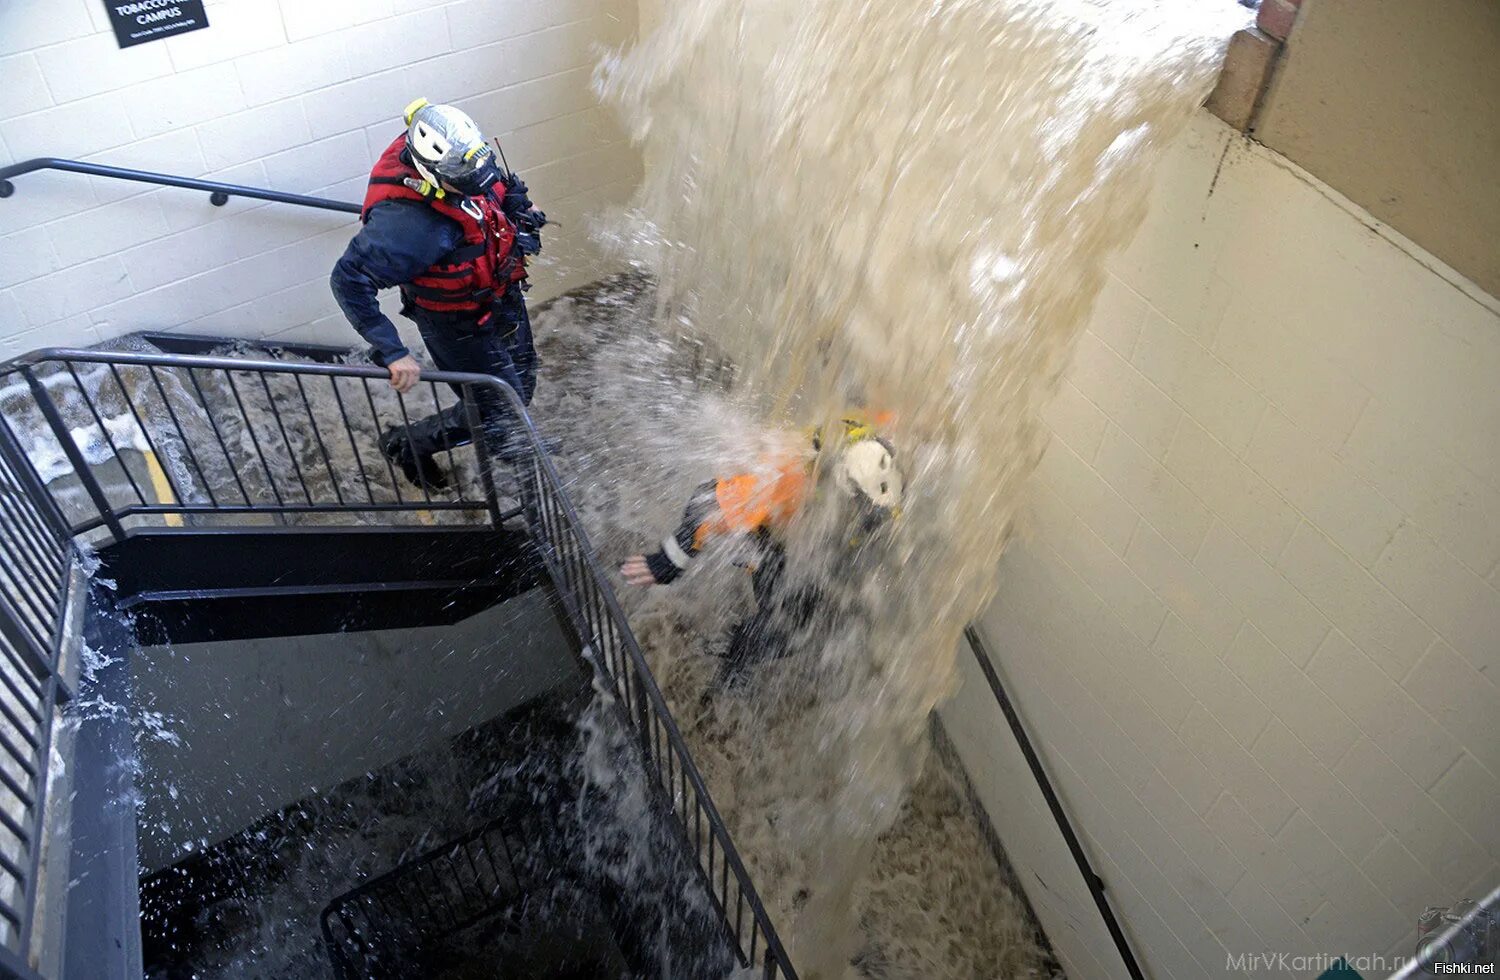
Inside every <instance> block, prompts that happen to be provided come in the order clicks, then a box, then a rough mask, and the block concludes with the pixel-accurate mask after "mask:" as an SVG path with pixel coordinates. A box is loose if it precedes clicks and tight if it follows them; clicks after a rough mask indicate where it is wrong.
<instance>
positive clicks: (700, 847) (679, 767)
mask: <svg viewBox="0 0 1500 980" xmlns="http://www.w3.org/2000/svg"><path fill="white" fill-rule="evenodd" d="M525 422H526V425H527V429H528V432H529V433H530V435H531V437H532V438H535V437H536V434H535V430H534V429H532V428H531V422H530V420H529V419H525ZM529 469H530V471H531V473H532V476H533V479H532V480H531V481H529V482H530V483H531V486H532V487H534V488H535V490H540V491H545V492H543V493H536V492H535V490H534V491H533V493H528V494H527V499H526V501H525V507H526V509H527V512H528V516H531V517H532V526H533V528H538V527H539V528H540V529H541V530H542V532H543V534H542V535H541V540H539V541H538V546H539V550H540V551H541V553H542V558H543V562H544V564H546V566H547V570H548V572H549V574H550V575H551V576H552V578H553V580H554V581H555V582H558V583H559V587H560V591H562V592H563V593H564V594H563V598H564V604H565V605H566V606H567V607H568V611H569V614H570V615H571V616H572V617H573V619H574V622H575V624H576V625H577V627H578V629H579V631H580V632H581V633H582V634H583V635H585V636H587V637H590V639H591V646H592V647H593V649H592V652H593V654H594V661H595V663H596V665H598V667H599V669H600V671H601V673H603V674H604V676H605V679H606V680H607V681H608V682H609V684H610V687H611V688H612V689H613V691H614V692H615V694H616V696H617V697H618V699H619V704H620V706H621V707H622V708H623V709H624V714H625V716H626V717H627V718H628V719H630V720H631V722H632V723H633V724H634V725H635V728H636V733H637V735H638V736H639V737H640V743H641V751H642V752H643V754H644V755H645V757H646V761H647V765H648V769H649V770H650V771H651V772H654V773H655V776H656V779H655V780H654V781H653V787H654V789H656V790H658V791H662V792H663V793H664V794H665V796H666V798H667V800H668V802H669V803H670V805H671V806H672V808H673V812H674V813H676V814H677V815H678V818H679V819H678V824H679V826H680V827H681V828H682V830H683V833H684V837H685V838H686V843H688V844H689V845H690V846H691V848H692V850H693V853H694V856H695V857H696V859H697V861H698V867H699V870H700V872H702V873H703V874H704V878H705V883H706V884H707V885H708V893H709V897H710V899H711V900H712V901H713V902H714V903H715V906H716V908H717V911H718V912H719V914H720V917H721V918H722V920H723V922H724V924H725V925H726V926H731V914H730V909H729V899H730V895H729V889H728V878H729V875H730V874H733V875H734V878H735V880H736V884H737V889H738V892H739V894H738V896H737V897H736V903H735V904H736V914H735V915H734V916H733V919H734V921H733V924H732V927H731V928H730V930H729V935H730V936H731V937H732V938H733V940H734V943H735V947H736V952H737V953H738V954H739V956H740V960H741V964H742V965H743V966H746V967H750V968H754V967H756V966H757V965H759V966H760V968H761V970H762V971H763V974H764V976H765V977H766V980H775V978H778V977H785V978H787V980H797V972H796V970H795V969H794V968H793V967H792V963H791V958H790V957H789V956H788V955H787V952H786V949H785V948H784V947H783V945H782V943H781V938H780V936H779V935H778V934H777V932H776V929H775V926H774V925H773V924H772V923H771V919H770V916H769V914H768V913H767V912H766V909H765V905H764V903H763V902H762V901H761V898H760V895H759V893H758V892H757V891H756V889H755V885H754V884H753V883H752V881H751V879H750V873H749V871H748V870H746V868H745V865H744V862H743V861H742V860H741V858H740V855H739V852H738V850H737V849H736V848H735V846H734V844H733V842H732V841H731V840H730V837H729V831H728V829H727V827H726V825H725V823H724V819H723V817H722V816H721V815H720V813H719V810H718V808H717V807H716V806H715V805H714V802H713V797H712V795H711V794H710V793H709V791H708V786H707V785H706V784H705V783H704V781H703V776H702V774H701V773H699V771H698V767H697V766H696V765H695V764H694V763H693V761H692V756H691V755H690V754H689V752H688V748H687V743H686V741H685V740H684V739H683V737H682V732H681V730H680V729H678V727H677V722H676V721H675V720H674V719H673V717H672V713H671V711H670V709H669V708H668V707H667V702H666V698H665V697H664V696H663V695H662V692H661V688H660V687H658V686H657V683H656V678H655V676H654V675H653V674H652V673H651V668H650V666H649V665H648V664H647V663H646V657H645V654H644V653H642V651H641V648H640V644H639V643H637V642H636V638H635V634H634V633H633V632H632V631H631V629H630V626H629V621H628V620H627V619H626V617H625V612H624V610H622V609H621V608H620V603H619V599H618V598H617V597H616V596H615V593H614V589H613V588H612V587H611V586H610V584H609V580H608V579H607V578H605V576H604V573H603V571H602V570H601V569H600V567H599V561H598V556H597V553H596V552H595V551H594V548H593V545H592V544H590V542H589V539H588V535H587V533H586V532H585V531H584V530H583V523H582V521H581V520H580V519H579V517H578V514H577V512H576V511H575V510H574V508H573V504H572V501H571V500H569V499H568V497H567V495H566V494H565V493H563V492H562V489H561V488H562V480H561V478H560V477H559V476H558V474H557V470H556V468H555V467H554V466H553V464H552V459H551V457H550V456H548V455H547V454H546V453H542V452H538V453H536V454H534V455H533V457H532V466H531V467H530V468H529ZM533 515H534V516H533ZM560 530H567V531H571V533H570V534H563V533H548V532H559V531H560ZM564 584H566V587H565V586H564ZM580 600H582V602H580ZM664 746H665V751H664ZM689 790H691V792H692V797H691V802H692V807H691V808H689V796H688V793H689ZM704 821H706V822H707V823H708V836H707V838H705V836H704V832H703V822H704ZM689 823H691V824H692V830H691V832H689V829H688V827H689ZM705 840H706V841H707V847H706V865H707V866H706V867H705ZM716 847H717V850H718V853H719V856H720V859H721V863H720V864H719V865H717V867H718V868H720V869H721V870H722V874H721V875H720V876H719V885H718V887H717V888H716V887H715V884H714V881H715V868H716V865H715V861H714V858H715V849H716ZM746 906H748V907H749V909H750V913H751V928H750V932H749V936H748V940H747V938H746V936H745V932H744V929H743V928H742V925H743V913H744V909H745V907H746Z"/></svg>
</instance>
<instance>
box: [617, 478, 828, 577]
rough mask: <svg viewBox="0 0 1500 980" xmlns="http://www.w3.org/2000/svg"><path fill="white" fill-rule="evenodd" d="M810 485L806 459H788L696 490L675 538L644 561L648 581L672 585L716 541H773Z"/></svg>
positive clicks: (662, 545) (665, 542) (664, 541)
mask: <svg viewBox="0 0 1500 980" xmlns="http://www.w3.org/2000/svg"><path fill="white" fill-rule="evenodd" d="M812 483H813V473H812V465H811V460H810V458H809V457H808V456H807V454H805V453H794V454H788V455H786V456H784V457H780V458H776V459H771V460H768V461H767V465H766V467H765V468H764V469H762V470H759V471H756V472H752V473H741V474H740V475H738V476H732V477H729V478H727V479H719V480H710V481H709V482H707V483H704V484H702V485H701V486H699V487H698V489H697V490H696V491H694V493H693V496H692V498H691V499H689V501H688V505H687V509H686V510H684V511H683V515H682V523H681V524H679V525H678V527H677V530H676V532H674V533H673V534H669V535H667V537H665V538H663V539H662V542H661V548H660V550H658V551H655V552H653V553H651V554H649V555H647V556H646V565H647V567H648V568H649V569H650V570H651V576H652V577H653V578H654V579H656V581H657V582H659V583H661V584H663V585H665V584H667V583H669V582H671V581H673V580H675V579H676V578H677V576H679V575H681V574H682V573H683V572H684V571H685V570H686V569H687V568H688V566H689V565H690V564H691V563H692V561H693V559H694V558H695V557H696V556H697V554H698V553H699V552H700V551H702V550H703V547H704V546H705V545H706V544H707V543H708V542H709V541H710V540H712V539H713V538H716V537H721V536H730V535H746V536H751V537H758V538H763V539H764V538H769V537H773V536H775V535H776V534H778V533H779V532H780V531H781V530H782V529H783V528H784V527H785V526H786V525H787V523H788V522H789V521H790V520H791V519H792V518H793V517H794V516H796V514H797V512H798V511H800V510H801V509H802V506H803V504H805V503H806V502H807V499H808V497H809V495H810V494H811V493H812Z"/></svg>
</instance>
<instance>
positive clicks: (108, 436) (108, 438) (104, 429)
mask: <svg viewBox="0 0 1500 980" xmlns="http://www.w3.org/2000/svg"><path fill="white" fill-rule="evenodd" d="M63 365H64V366H65V367H66V368H67V369H68V374H70V375H72V377H73V383H74V384H75V385H77V386H78V394H79V395H81V396H83V403H84V404H85V405H87V406H88V407H89V414H90V415H92V416H94V424H95V425H97V426H99V432H100V433H101V434H102V435H103V436H104V441H105V442H107V443H108V444H109V452H110V455H112V456H113V457H114V458H115V459H116V460H117V461H118V462H119V464H120V469H121V471H123V472H124V474H125V479H126V480H128V481H130V489H131V490H134V491H135V498H136V499H137V500H139V501H140V502H141V503H142V504H144V503H145V502H146V496H145V494H143V493H141V488H140V487H139V486H138V485H137V484H136V482H135V476H134V475H133V474H132V473H131V472H130V467H128V466H126V465H125V458H124V457H123V456H121V455H120V447H119V446H117V445H115V436H114V433H112V432H110V431H109V426H107V425H105V424H104V417H103V416H102V415H100V414H99V409H98V407H97V406H96V405H95V404H94V399H93V398H91V397H89V390H88V389H87V388H85V387H84V386H83V379H82V378H80V377H79V376H78V372H77V370H75V369H74V367H73V362H72V361H64V362H63Z"/></svg>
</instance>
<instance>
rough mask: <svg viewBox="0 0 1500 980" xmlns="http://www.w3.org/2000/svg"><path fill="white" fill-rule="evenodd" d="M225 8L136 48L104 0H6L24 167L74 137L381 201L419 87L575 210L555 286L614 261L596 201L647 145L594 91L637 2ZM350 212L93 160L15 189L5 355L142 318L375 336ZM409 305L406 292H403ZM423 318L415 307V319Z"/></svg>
mask: <svg viewBox="0 0 1500 980" xmlns="http://www.w3.org/2000/svg"><path fill="white" fill-rule="evenodd" d="M207 12H208V19H209V23H210V26H209V27H208V28H207V29H206V30H201V31H197V32H193V33H189V34H183V35H181V36H178V37H173V38H171V39H168V40H165V41H159V42H152V43H148V44H143V45H139V46H136V47H132V48H129V49H126V50H121V49H120V48H119V47H118V46H117V45H116V42H115V39H114V35H113V33H112V32H111V31H110V28H109V24H108V22H107V19H106V13H105V3H104V0H6V2H5V3H4V4H0V88H3V89H4V91H5V92H6V98H5V99H4V100H3V102H0V163H10V162H13V161H15V160H23V159H27V158H30V157H36V156H60V157H74V158H80V159H84V160H89V161H97V162H101V163H108V164H115V165H119V166H125V167H136V168H141V169H147V170H155V171H159V172H165V173H177V174H186V175H189V176H202V177H208V178H210V179H216V180H223V181H228V182H233V183H241V184H249V185H253V186H258V187H269V188H273V189H277V190H286V191H294V192H298V193H305V194H315V195H319V196H326V197H334V198H340V199H344V200H349V201H359V200H360V199H361V198H362V196H363V187H364V175H366V174H367V173H368V172H369V168H370V166H371V164H372V163H373V162H374V159H375V157H376V156H377V155H378V154H379V152H380V151H382V150H383V149H384V148H385V147H386V145H388V143H389V142H390V140H391V139H392V138H394V137H395V136H396V135H397V134H398V133H399V132H400V130H401V121H400V113H401V109H402V107H403V106H405V105H406V103H407V102H409V101H410V100H411V99H412V98H415V97H416V96H418V95H425V96H427V97H428V98H430V99H432V100H434V101H448V102H454V103H456V104H458V105H460V106H461V107H463V108H464V109H466V110H467V111H469V112H470V113H471V114H473V115H474V117H475V118H476V119H477V120H478V121H479V123H480V125H481V126H482V127H483V128H484V129H485V130H486V131H487V132H490V133H492V134H494V135H497V136H499V137H500V138H501V140H502V143H503V145H504V147H505V151H506V155H507V157H508V158H509V160H510V162H511V165H512V166H514V167H515V168H516V169H517V170H518V171H519V172H521V173H522V175H523V176H524V177H525V178H526V180H527V182H528V184H529V185H530V186H531V189H532V196H533V199H534V200H536V201H537V203H538V205H539V206H540V207H542V208H543V209H544V210H546V211H547V213H548V215H549V217H551V218H553V219H554V220H555V221H556V222H557V223H556V224H554V225H553V226H552V227H550V228H548V229H547V231H546V233H545V236H544V237H545V239H546V250H545V253H544V255H543V256H542V258H541V259H540V260H539V261H536V262H534V264H533V277H532V278H533V284H534V286H535V288H534V289H533V291H532V293H531V296H532V298H533V299H541V298H545V297H546V296H549V295H554V294H556V293H558V292H561V291H563V290H564V289H567V288H571V287H573V286H576V285H579V284H581V283H585V282H588V281H590V280H593V279H595V278H598V277H599V276H600V275H602V274H604V273H606V272H608V271H612V266H610V265H609V263H608V262H607V261H606V260H605V259H604V258H603V257H602V256H601V255H600V254H599V252H598V251H597V250H596V249H595V248H594V247H593V246H592V245H591V244H590V241H589V238H588V230H589V225H590V220H591V217H590V216H591V215H594V214H596V213H598V212H600V211H601V210H603V209H607V208H609V207H611V206H615V205H618V204H621V203H623V202H624V201H625V200H626V199H627V197H628V195H629V193H630V191H631V190H632V189H633V188H634V186H635V184H636V183H637V182H638V180H639V176H640V158H639V154H638V153H636V152H635V150H634V149H632V148H631V147H630V146H629V145H628V143H627V142H626V141H625V140H624V136H623V134H622V132H621V131H620V130H619V129H618V128H617V127H616V125H615V124H614V122H613V120H612V119H611V118H610V117H609V115H608V113H607V110H605V109H603V108H601V107H600V106H599V104H598V101H597V99H596V98H595V96H594V95H593V93H592V91H591V88H590V74H591V71H592V65H593V63H594V61H595V60H596V55H597V52H598V50H599V49H601V48H603V47H614V46H618V45H619V44H621V43H623V42H624V41H625V40H627V39H628V38H629V37H630V36H631V35H632V34H633V33H634V31H635V24H636V5H635V3H634V2H630V0H548V2H545V3H535V2H523V0H456V2H444V0H208V4H207ZM354 230H355V224H354V221H353V219H352V218H351V217H350V216H348V215H342V214H337V213H333V212H319V211H310V210H305V209H300V208H293V207H288V206H286V205H276V204H261V203H258V202H251V201H244V200H232V201H231V202H230V203H229V204H228V205H227V206H226V207H222V208H215V207H212V206H210V204H209V203H208V200H207V195H204V194H201V193H197V192H193V191H185V190H177V189H160V188H153V187H151V186H149V185H141V184H131V183H124V182H120V181H109V180H103V179H98V178H89V177H83V176H79V175H74V174H54V173H36V174H29V175H27V176H25V177H21V178H17V180H16V194H15V196H13V197H11V198H9V199H8V200H4V201H0V358H3V357H10V356H14V355H15V354H17V353H20V352H23V351H26V350H30V349H33V348H36V347H43V346H52V345H62V344H67V345H81V344H91V343H94V342H97V341H99V340H105V339H109V338H111V337H114V336H117V335H120V334H123V333H127V332H130V331H133V330H142V329H168V330H173V329H180V330H184V331H190V332H199V333H214V334H230V335H236V336H247V337H267V336H275V337H281V338H284V339H302V340H318V341H326V342H335V343H350V344H352V343H354V342H356V341H357V339H358V338H357V336H356V335H355V334H354V332H353V330H352V329H350V328H349V327H348V325H347V323H346V322H345V321H344V319H343V317H342V316H341V315H340V314H339V312H338V308H337V306H336V305H335V304H334V302H333V299H332V297H331V295H330V294H329V291H328V286H327V278H328V273H329V271H330V270H331V268H332V266H333V263H334V261H335V260H336V259H337V258H338V256H339V254H340V253H341V252H342V250H343V248H344V246H345V244H347V242H348V240H349V238H350V237H351V236H352V235H353V233H354ZM391 309H392V312H394V306H392V307H391ZM398 322H400V323H401V324H403V326H404V321H398Z"/></svg>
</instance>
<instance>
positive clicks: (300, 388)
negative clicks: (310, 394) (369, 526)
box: [292, 374, 344, 507]
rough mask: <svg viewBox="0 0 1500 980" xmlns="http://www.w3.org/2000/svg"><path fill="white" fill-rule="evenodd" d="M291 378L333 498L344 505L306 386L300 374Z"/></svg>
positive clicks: (342, 494) (337, 476)
mask: <svg viewBox="0 0 1500 980" xmlns="http://www.w3.org/2000/svg"><path fill="white" fill-rule="evenodd" d="M292 380H293V381H295V382H297V394H298V395H300V396H302V408H303V410H305V411H306V412H307V427H308V428H309V429H311V430H312V434H313V439H314V440H316V441H317V443H318V454H319V455H320V456H322V457H323V469H325V470H327V471H328V482H329V483H330V484H332V485H333V499H335V500H337V501H338V502H339V506H340V507H342V506H343V505H344V492H343V491H342V490H340V489H339V475H338V474H337V473H335V472H334V470H333V463H332V461H331V460H330V459H329V458H328V447H327V446H325V445H324V444H323V433H322V432H321V431H320V429H319V426H318V419H317V416H315V415H313V410H312V403H311V402H309V401H308V400H307V388H306V387H305V386H304V385H303V384H302V375H300V374H294V375H292Z"/></svg>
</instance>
